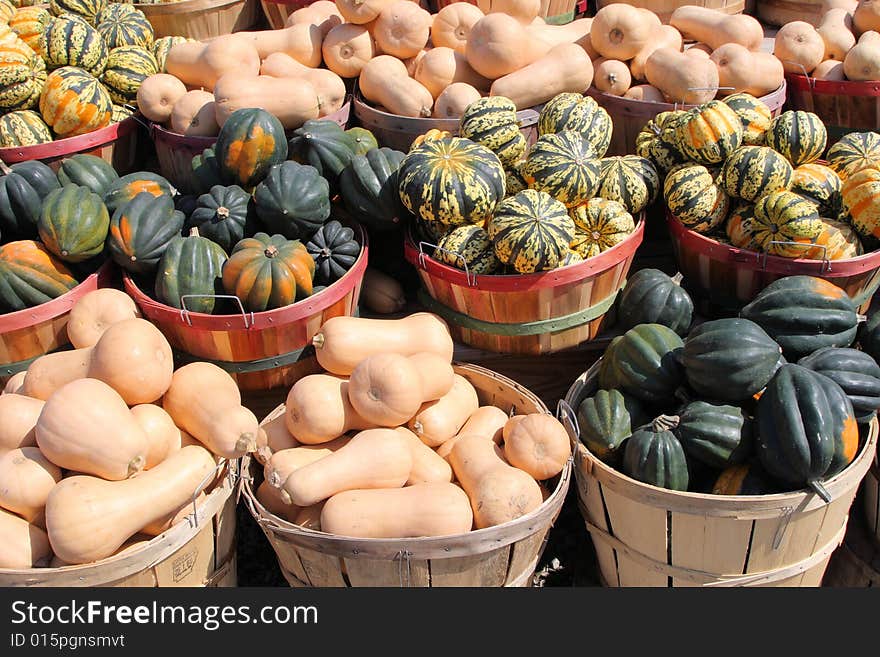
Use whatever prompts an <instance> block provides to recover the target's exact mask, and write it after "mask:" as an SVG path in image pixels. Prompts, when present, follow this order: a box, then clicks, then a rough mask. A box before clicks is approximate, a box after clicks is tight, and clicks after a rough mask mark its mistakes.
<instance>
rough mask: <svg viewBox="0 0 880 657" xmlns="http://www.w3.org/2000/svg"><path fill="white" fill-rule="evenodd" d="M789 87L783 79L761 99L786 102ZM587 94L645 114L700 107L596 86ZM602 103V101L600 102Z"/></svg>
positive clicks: (781, 103) (610, 103) (638, 113)
mask: <svg viewBox="0 0 880 657" xmlns="http://www.w3.org/2000/svg"><path fill="white" fill-rule="evenodd" d="M787 88H788V84H787V82H786V80H785V79H783V80H782V84H781V85H780V86H779V87H778V88H777V89H776V90H775V91H771V92H770V93H769V94H764V95H763V96H761V97H760V98H759V100H762V101H764V103H767V101H768V100H771V101H776V100H777V99H778V98H780V97H781V102H780V103H779V106H780V107H782V105H783V104H784V102H785V92H786V89H787ZM586 95H588V96H591V97H592V98H595V99H599V98H601V99H602V101H603V102H607V103H608V104H609V105H612V106H613V105H619V106H626V107H631V108H636V109H638V110H644V113H645V114H658V113H660V112H666V111H672V110H676V109H689V108H692V107H698V105H690V104H688V103H665V102H660V101H656V100H639V99H637V98H624V97H623V96H615V95H614V94H609V93H606V92H604V91H599V90H598V89H596V88H595V87H592V86H591V87H590V88H589V89H587V91H586ZM600 104H601V103H600ZM633 114H637V115H641V114H642V112H633Z"/></svg>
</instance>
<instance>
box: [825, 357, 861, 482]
mask: <svg viewBox="0 0 880 657" xmlns="http://www.w3.org/2000/svg"><path fill="white" fill-rule="evenodd" d="M816 375H817V378H818V379H819V382H820V385H821V386H822V388H823V389H824V390H825V394H826V396H827V397H828V402H829V405H830V407H831V416H832V419H833V420H834V457H833V458H832V459H831V465H830V466H829V467H828V471H827V472H826V473H825V476H826V477H831V476H834V475H836V474H837V473H838V472H840V471H841V470H843V469H844V468H845V467H846V466H848V465H849V464H850V463H852V461H853V459H854V458H855V456H856V453H857V452H858V449H859V428H858V420H857V419H856V417H855V410H854V409H853V407H852V402H851V401H850V399H849V397H848V396H847V394H846V392H845V391H844V390H843V388H841V387H840V386H839V385H838V384H837V383H836V382H835V381H834V380H833V379H831V378H830V377H828V376H825V374H824V373H821V372H816Z"/></svg>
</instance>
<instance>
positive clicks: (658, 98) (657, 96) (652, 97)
mask: <svg viewBox="0 0 880 657" xmlns="http://www.w3.org/2000/svg"><path fill="white" fill-rule="evenodd" d="M623 97H624V98H632V99H633V100H644V101H647V102H652V103H664V102H666V99H665V98H664V97H663V92H662V91H660V90H659V89H658V88H657V87H654V86H652V85H650V84H637V85H635V86H632V87H630V88H629V89H628V90H627V92H626V93H625V94H623Z"/></svg>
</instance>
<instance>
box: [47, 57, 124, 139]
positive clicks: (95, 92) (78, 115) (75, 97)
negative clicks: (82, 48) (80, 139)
mask: <svg viewBox="0 0 880 657" xmlns="http://www.w3.org/2000/svg"><path fill="white" fill-rule="evenodd" d="M112 108H113V102H112V101H111V100H110V94H109V93H107V90H106V89H105V88H104V85H102V84H101V83H100V82H99V81H98V79H97V78H96V77H94V76H93V75H89V73H87V72H86V71H84V70H83V69H81V68H77V67H75V66H64V67H62V68H59V69H56V70H54V71H52V73H50V74H49V77H48V79H47V80H46V85H45V87H44V88H43V93H42V94H41V95H40V114H42V115H43V120H44V121H45V122H46V123H47V124H48V125H49V127H50V128H52V130H53V131H54V132H55V134H56V135H58V136H59V137H74V136H76V135H82V134H85V133H87V132H92V131H94V130H98V129H99V128H104V127H106V126H108V125H109V124H110V117H111V112H112Z"/></svg>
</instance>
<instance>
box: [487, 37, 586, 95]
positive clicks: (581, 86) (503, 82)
mask: <svg viewBox="0 0 880 657" xmlns="http://www.w3.org/2000/svg"><path fill="white" fill-rule="evenodd" d="M592 81H593V63H592V62H591V61H590V57H589V56H588V55H587V53H586V52H585V51H584V49H583V48H581V47H580V46H578V45H577V44H575V43H563V44H560V45H558V46H554V47H553V48H552V49H551V50H550V52H548V53H547V54H546V55H544V56H543V57H541V58H540V59H538V60H537V61H535V62H533V63H531V64H529V65H528V66H526V67H524V68H522V69H520V70H518V71H516V72H514V73H510V74H508V75H505V76H504V77H501V78H499V79H497V80H495V82H493V83H492V88H491V89H490V90H489V95H490V96H504V97H505V98H509V99H510V100H512V101H513V102H514V104H515V105H516V107H517V109H520V110H523V109H526V108H529V107H534V106H536V105H540V104H542V103H546V102H547V101H548V100H550V99H551V98H553V97H554V96H556V95H558V94H561V93H564V92H573V93H584V92H585V91H586V90H587V88H589V86H590V83H591V82H592Z"/></svg>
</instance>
